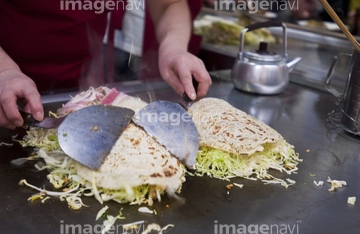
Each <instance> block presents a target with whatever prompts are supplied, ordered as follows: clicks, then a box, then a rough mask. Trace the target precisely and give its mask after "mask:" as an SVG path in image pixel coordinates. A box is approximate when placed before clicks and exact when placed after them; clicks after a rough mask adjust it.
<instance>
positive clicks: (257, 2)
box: [214, 0, 299, 14]
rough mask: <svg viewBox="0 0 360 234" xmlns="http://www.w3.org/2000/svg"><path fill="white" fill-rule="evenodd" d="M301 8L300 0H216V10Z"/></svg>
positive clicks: (254, 10)
mask: <svg viewBox="0 0 360 234" xmlns="http://www.w3.org/2000/svg"><path fill="white" fill-rule="evenodd" d="M296 9H299V0H215V1H214V10H226V11H236V10H238V11H247V12H249V13H250V14H256V13H258V12H259V11H287V10H296Z"/></svg>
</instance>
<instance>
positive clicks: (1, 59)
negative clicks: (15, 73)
mask: <svg viewBox="0 0 360 234" xmlns="http://www.w3.org/2000/svg"><path fill="white" fill-rule="evenodd" d="M12 69H15V70H20V68H19V66H18V65H17V64H16V63H15V62H14V61H13V60H12V59H11V58H10V57H9V55H8V54H7V53H6V52H5V51H4V50H3V49H2V48H1V46H0V73H1V72H3V71H5V70H12Z"/></svg>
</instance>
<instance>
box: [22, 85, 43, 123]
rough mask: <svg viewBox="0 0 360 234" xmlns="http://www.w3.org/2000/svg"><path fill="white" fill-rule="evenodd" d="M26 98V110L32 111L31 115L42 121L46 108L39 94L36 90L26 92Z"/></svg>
mask: <svg viewBox="0 0 360 234" xmlns="http://www.w3.org/2000/svg"><path fill="white" fill-rule="evenodd" d="M24 98H25V99H26V100H27V105H26V108H29V109H30V113H31V114H32V115H33V116H34V118H35V119H36V120H38V121H41V120H42V119H43V118H44V108H43V105H42V103H41V96H40V94H39V92H38V91H37V90H36V89H34V90H30V91H25V92H24Z"/></svg>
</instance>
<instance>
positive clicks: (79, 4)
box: [60, 0, 145, 14]
mask: <svg viewBox="0 0 360 234" xmlns="http://www.w3.org/2000/svg"><path fill="white" fill-rule="evenodd" d="M144 9H145V3H144V0H140V1H135V0H127V1H126V0H60V10H62V11H82V10H85V11H94V12H95V13H96V14H102V13H104V12H105V11H114V10H130V11H131V10H144Z"/></svg>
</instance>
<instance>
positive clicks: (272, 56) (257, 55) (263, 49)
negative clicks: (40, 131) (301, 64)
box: [244, 41, 283, 62]
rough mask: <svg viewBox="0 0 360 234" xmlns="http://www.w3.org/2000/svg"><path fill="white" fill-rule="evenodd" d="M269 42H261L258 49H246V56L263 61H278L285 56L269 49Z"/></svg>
mask: <svg viewBox="0 0 360 234" xmlns="http://www.w3.org/2000/svg"><path fill="white" fill-rule="evenodd" d="M267 48H268V43H267V42H264V41H262V42H260V44H259V49H258V50H256V51H245V52H244V57H246V58H248V59H251V60H256V61H262V62H278V61H281V60H282V59H283V57H282V56H281V55H279V54H277V53H275V52H273V51H268V49H267Z"/></svg>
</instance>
